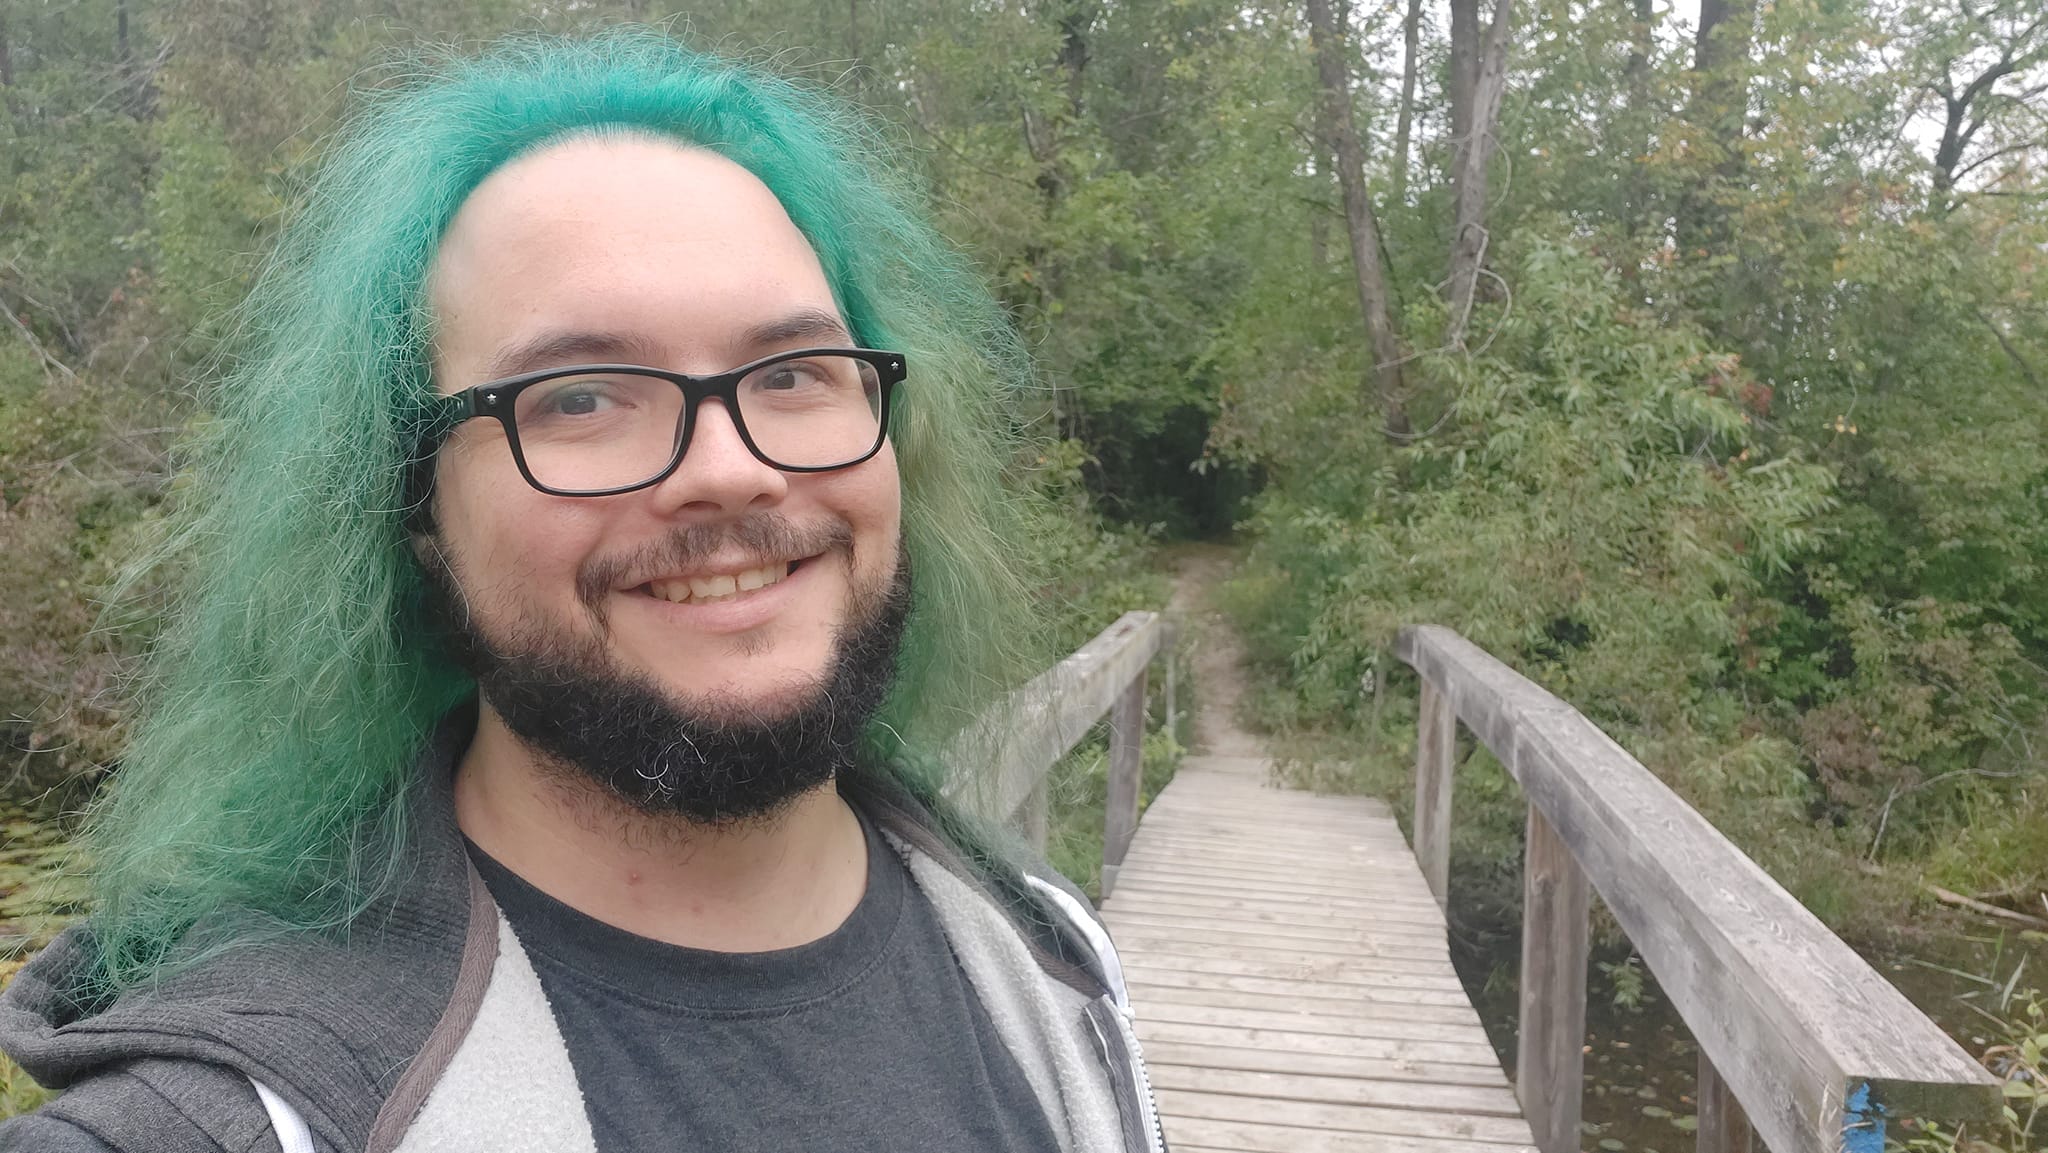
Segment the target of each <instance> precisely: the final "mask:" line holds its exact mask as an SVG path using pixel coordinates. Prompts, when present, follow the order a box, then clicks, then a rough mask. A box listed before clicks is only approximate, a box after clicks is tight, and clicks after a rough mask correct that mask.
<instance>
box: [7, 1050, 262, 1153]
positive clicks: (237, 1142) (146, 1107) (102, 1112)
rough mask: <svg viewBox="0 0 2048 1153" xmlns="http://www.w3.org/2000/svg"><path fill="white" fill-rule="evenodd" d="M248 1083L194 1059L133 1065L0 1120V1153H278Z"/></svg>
mask: <svg viewBox="0 0 2048 1153" xmlns="http://www.w3.org/2000/svg"><path fill="white" fill-rule="evenodd" d="M277 1149H278V1143H277V1138H276V1136H275V1135H274V1133H273V1132H272V1130H271V1128H270V1120H269V1115H268V1114H267V1113H266V1112H265V1111H264V1109H263V1104H262V1102H261V1101H260V1100H258V1099H257V1096H256V1090H255V1088H254V1087H253V1086H251V1085H250V1083H249V1080H248V1078H246V1077H244V1076H242V1075H241V1074H240V1073H237V1072H235V1071H234V1070H232V1069H228V1068H226V1067H224V1066H220V1065H211V1064H207V1063H204V1062H199V1061H180V1060H142V1061H132V1062H128V1063H126V1064H123V1065H121V1066H118V1067H115V1068H112V1069H110V1070H108V1071H106V1072H104V1073H99V1074H95V1075H94V1076H91V1077H88V1078H86V1079H84V1080H82V1081H79V1082H78V1083H77V1084H75V1085H73V1086H71V1088H69V1089H67V1090H65V1091H64V1092H63V1093H62V1094H61V1095H59V1096H58V1097H57V1098H56V1099H55V1100H53V1101H51V1102H50V1103H49V1104H47V1105H45V1106H43V1107H42V1108H41V1109H40V1110H38V1111H36V1112H34V1113H30V1114H27V1115H25V1116H21V1117H16V1118H13V1119H12V1120H9V1121H5V1122H0V1153H29V1151H30V1150H33V1151H34V1153H223V1151H227V1153H276V1150H277Z"/></svg>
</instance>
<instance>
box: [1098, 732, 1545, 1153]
mask: <svg viewBox="0 0 2048 1153" xmlns="http://www.w3.org/2000/svg"><path fill="white" fill-rule="evenodd" d="M1267 770H1268V765H1267V763H1266V762H1264V761H1262V760H1258V759H1255V758H1235V759H1232V758H1200V757H1191V758H1188V759H1187V760H1186V761H1184V762H1183V764H1182V766H1181V769H1180V771H1179V773H1178V774H1177V775H1176V777H1175V779H1174V780H1173V782H1172V783H1170V784H1169V785H1168V786H1167V787H1166V789H1165V790H1164V791H1163V792H1162V793H1161V794H1160V795H1159V797H1158V798H1156V799H1155V800H1154V801H1153V803H1152V805H1151V807H1150V808H1149V809H1148V810H1147V811H1146V813H1145V815H1144V819H1143V820H1142V821H1140V823H1139V826H1138V830H1137V833H1136V835H1135V837H1134V838H1133V839H1132V842H1131V845H1130V850H1129V852H1128V853H1127V854H1126V856H1125V857H1124V860H1123V866H1122V869H1121V871H1120V873H1119V875H1118V880H1117V887H1116V892H1115V895H1114V896H1113V897H1112V898H1111V899H1110V900H1108V901H1106V902H1104V907H1103V919H1104V922H1105V923H1106V924H1107V925H1108V926H1109V929H1110V932H1111V934H1112V935H1113V936H1114V938H1115V939H1116V942H1117V947H1118V951H1119V953H1120V954H1121V955H1122V957H1123V961H1124V965H1125V974H1126V977H1127V978H1128V980H1129V984H1130V989H1131V999H1132V1003H1133V1005H1134V1007H1135V1009H1136V1013H1137V1032H1138V1037H1139V1040H1140V1042H1141V1043H1142V1044H1143V1045H1144V1046H1145V1049H1146V1054H1147V1058H1148V1062H1149V1064H1150V1066H1151V1070H1152V1080H1153V1086H1154V1088H1155V1090H1156V1091H1157V1096H1158V1098H1159V1105H1160V1113H1161V1118H1162V1123H1163V1124H1164V1126H1165V1129H1166V1133H1167V1138H1168V1141H1169V1142H1170V1143H1171V1144H1173V1145H1174V1147H1176V1148H1178V1149H1182V1150H1186V1151H1190V1153H1199V1151H1200V1150H1203V1149H1213V1150H1218V1151H1224V1150H1229V1151H1233V1153H1268V1151H1271V1153H1280V1151H1283V1150H1284V1151H1286V1153H1349V1151H1351V1150H1372V1151H1374V1153H1534V1149H1533V1146H1532V1143H1531V1141H1530V1136H1529V1127H1528V1124H1527V1123H1526V1122H1525V1121H1523V1119H1522V1117H1521V1114H1520V1111H1519V1108H1518V1106H1517V1104H1516V1099H1515V1095H1514V1091H1513V1089H1512V1087H1511V1086H1510V1085H1509V1083H1508V1080H1507V1077H1506V1076H1505V1075H1504V1074H1502V1072H1501V1069H1500V1062H1499V1059H1498V1057H1497V1056H1496V1055H1495V1053H1494V1049H1493V1046H1492V1044H1491V1043H1490V1042H1489V1041H1488V1040H1487V1037H1486V1033H1485V1030H1484V1029H1483V1028H1481V1026H1480V1022H1479V1017H1478V1014H1477V1013H1476V1012H1474V1011H1473V1009H1472V1006H1471V1002H1470V1000H1469V999H1468V998H1467V997H1466V995H1465V992H1464V989H1463V987H1462V986H1461V985H1460V984H1459V983H1458V979H1457V974H1456V972H1455V971H1454V970H1453V969H1452V968H1451V963H1450V952H1449V948H1448V944H1447V941H1446V937H1445V929H1444V919H1443V912H1442V909H1441V908H1440V907H1439V906H1438V905H1437V903H1436V898H1435V896H1434V895H1433V894H1432V893H1431V892H1430V890H1429V886H1428V884H1427V883H1426V882H1425V881H1424V880H1423V878H1422V873H1421V870H1420V868H1419V867H1418V866H1417V864H1416V862H1415V858H1414V857H1413V855H1412V854H1411V853H1410V852H1409V850H1408V846H1407V842H1406V841H1405V840H1404V839H1403V838H1402V836H1401V833H1400V830H1399V828H1398V827H1397V826H1396V825H1395V823H1394V820H1393V817H1392V815H1391V813H1390V812H1389V811H1388V809H1387V807H1386V806H1385V805H1384V804H1382V803H1380V802H1377V801H1373V800H1370V799H1367V798H1357V797H1318V796H1312V795H1310V794H1307V793H1297V792H1289V791H1286V790H1281V789H1276V788H1273V787H1271V786H1270V785H1269V784H1268V783H1267V781H1266V777H1267V776H1268V771H1267Z"/></svg>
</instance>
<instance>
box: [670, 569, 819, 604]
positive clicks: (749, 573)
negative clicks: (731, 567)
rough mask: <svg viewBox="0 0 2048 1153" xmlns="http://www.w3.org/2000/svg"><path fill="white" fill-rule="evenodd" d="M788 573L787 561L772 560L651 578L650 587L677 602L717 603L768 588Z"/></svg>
mask: <svg viewBox="0 0 2048 1153" xmlns="http://www.w3.org/2000/svg"><path fill="white" fill-rule="evenodd" d="M787 575H789V566H788V565H787V564H771V565H763V566H761V567H760V568H750V569H744V570H742V571H740V572H736V573H707V574H705V575H703V576H691V577H675V578H670V579H666V580H656V581H649V582H648V583H647V589H648V591H649V592H651V593H653V594H654V595H655V596H658V597H660V598H661V599H662V600H665V601H672V602H674V603H676V604H700V605H701V604H715V603H717V602H719V601H726V600H731V599H732V598H733V597H736V596H738V595H739V594H741V593H744V592H752V591H754V590H755V589H763V588H767V587H768V586H769V585H772V584H774V583H776V582H777V581H779V580H781V579H782V578H783V577H785V576H787Z"/></svg>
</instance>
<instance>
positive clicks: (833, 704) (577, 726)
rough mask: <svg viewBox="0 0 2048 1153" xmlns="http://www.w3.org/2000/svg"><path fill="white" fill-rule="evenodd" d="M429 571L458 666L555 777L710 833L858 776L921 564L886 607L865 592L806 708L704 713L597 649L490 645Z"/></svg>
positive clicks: (450, 589)
mask: <svg viewBox="0 0 2048 1153" xmlns="http://www.w3.org/2000/svg"><path fill="white" fill-rule="evenodd" d="M425 567H426V569H427V587H428V592H429V599H430V601H432V602H435V603H434V605H433V609H434V610H435V611H434V615H435V616H436V617H438V618H439V621H440V623H441V625H442V626H443V628H444V629H446V630H447V639H448V641H449V647H450V650H451V652H452V654H453V655H454V656H455V658H456V659H457V661H458V662H459V663H460V664H461V665H462V666H463V667H464V668H465V669H467V670H468V672H469V673H470V675H471V676H473V677H475V678H476V682H477V687H478V689H479V690H480V691H481V693H482V695H483V699H484V701H485V702H486V703H487V704H488V705H489V706H490V707H491V709H492V710H493V711H495V712H496V713H497V714H498V715H499V716H500V717H502V718H503V719H504V721H505V724H506V725H507V727H509V728H510V729H511V730H512V732H513V733H514V734H515V735H516V736H518V737H519V739H520V740H521V741H522V742H524V743H525V744H526V745H528V746H529V747H530V748H532V749H533V750H534V751H535V752H536V753H538V754H539V755H540V757H539V759H540V760H541V762H542V763H543V764H546V765H548V766H550V767H552V768H555V769H557V770H559V771H561V772H562V773H563V774H564V775H565V776H567V777H568V778H569V781H568V783H571V784H575V785H582V784H591V783H594V784H596V785H598V786H599V787H601V788H602V789H603V790H604V791H605V792H606V793H608V794H610V795H611V796H613V797H615V798H617V799H618V800H620V801H623V802H624V803H625V804H626V805H628V806H630V807H631V808H633V809H634V810H636V811H638V812H641V813H645V814H648V815H652V816H680V817H682V818H684V819H686V820H688V821H689V822H691V823H692V824H696V825H702V826H707V827H726V826H731V825H735V824H740V823H745V822H749V821H756V820H760V819H763V818H768V817H772V816H773V815H775V814H776V813H778V812H780V811H781V810H782V809H783V808H785V807H786V806H788V805H789V804H790V803H791V802H792V801H794V800H795V799H796V798H797V797H799V796H801V795H803V794H804V793H807V792H810V791H811V790H813V789H815V788H817V787H818V786H820V785H823V784H825V783H826V782H828V781H831V780H832V779H833V778H834V777H835V776H836V775H837V774H838V773H840V772H842V771H844V770H846V769H849V768H851V767H853V765H854V764H855V761H856V758H857V757H858V756H859V752H860V746H861V740H862V737H863V734H864V733H865V731H866V729H867V727H868V723H869V722H870V721H871V720H873V719H874V716H875V714H876V713H877V712H879V711H880V709H881V707H882V704H883V702H884V701H885V700H886V699H887V698H888V695H889V688H890V685H891V683H892V682H893V681H894V679H895V675H896V656H897V652H898V650H899V648H900V647H901V642H902V639H903V629H904V625H905V622H906V621H907V620H908V618H909V615H910V600H911V595H910V564H909V561H908V558H907V557H906V556H903V555H901V554H899V556H898V557H897V563H896V575H895V577H894V578H893V579H892V580H891V581H890V583H889V586H888V588H887V589H886V590H885V591H884V592H883V594H882V595H881V596H880V597H879V598H878V599H874V600H871V601H870V603H868V604H865V605H863V604H860V603H858V601H859V599H860V598H859V593H858V590H856V594H855V595H856V603H855V604H854V605H853V606H851V608H850V610H849V611H850V614H851V617H852V619H850V620H849V621H848V623H847V624H846V625H845V626H844V627H842V628H841V629H840V633H839V636H838V637H837V638H836V643H835V644H834V646H833V654H832V658H831V661H830V663H829V665H828V667H827V668H826V670H825V675H824V678H823V680H822V681H821V683H820V684H819V685H818V686H817V687H816V688H815V689H813V690H812V691H811V692H810V693H809V694H807V695H806V696H805V697H804V698H803V699H802V700H801V701H799V702H798V703H797V704H796V706H795V708H793V709H789V710H786V711H784V712H782V713H781V714H780V715H778V716H774V717H760V716H754V715H747V714H744V713H741V712H738V711H735V710H734V709H732V708H731V707H726V708H724V709H721V710H719V711H718V712H716V713H713V712H702V711H691V710H690V709H689V708H688V707H687V706H685V705H683V704H681V703H679V702H677V701H675V700H673V699H671V698H670V697H669V696H668V694H666V693H665V692H663V691H662V689H661V687H660V686H659V685H657V684H655V683H654V682H653V681H652V680H651V679H650V678H648V677H646V676H644V675H642V674H639V673H635V672H632V671H629V670H626V669H622V668H620V667H619V666H618V664H617V663H616V662H615V661H613V660H612V659H611V656H610V654H609V653H608V652H606V651H605V650H603V649H602V648H599V647H598V646H596V645H594V644H589V643H579V642H577V641H574V640H568V639H565V638H545V637H543V638H538V639H537V643H536V641H534V640H526V641H524V642H523V643H522V642H521V641H507V640H505V639H504V638H492V637H487V636H485V635H484V634H483V632H482V631H481V629H479V628H478V627H477V625H476V622H475V620H474V618H473V616H472V614H471V613H469V612H468V611H467V607H466V605H465V602H464V600H463V598H462V595H461V592H460V590H459V588H458V587H457V586H456V583H455V581H454V579H453V577H452V574H450V573H449V572H448V570H447V569H446V567H445V566H443V565H441V564H437V563H431V562H430V563H428V564H427V565H426V566H425Z"/></svg>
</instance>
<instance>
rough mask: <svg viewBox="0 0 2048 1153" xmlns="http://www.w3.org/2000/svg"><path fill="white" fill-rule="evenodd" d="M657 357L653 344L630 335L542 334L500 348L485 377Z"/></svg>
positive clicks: (615, 333)
mask: <svg viewBox="0 0 2048 1153" xmlns="http://www.w3.org/2000/svg"><path fill="white" fill-rule="evenodd" d="M658 355H659V349H658V348H657V347H656V345H655V343H654V342H653V341H651V340H649V339H647V338H646V337H644V336H638V335H635V334H633V333H625V332H544V333H541V334H540V335H539V336H536V337H534V338H532V339H531V340H524V341H521V342H519V343H518V344H514V345H509V346H507V347H505V348H503V349H500V350H499V351H498V354H497V355H496V356H493V357H492V358H491V361H490V364H489V365H488V366H487V367H486V368H485V370H484V377H485V379H486V380H500V379H503V378H505V377H508V376H517V375H519V374H520V373H522V372H526V371H529V370H531V369H536V368H547V367H551V366H553V365H558V364H577V363H594V362H598V361H607V362H613V363H619V364H641V363H646V362H649V361H652V360H655V359H657V357H658Z"/></svg>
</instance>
